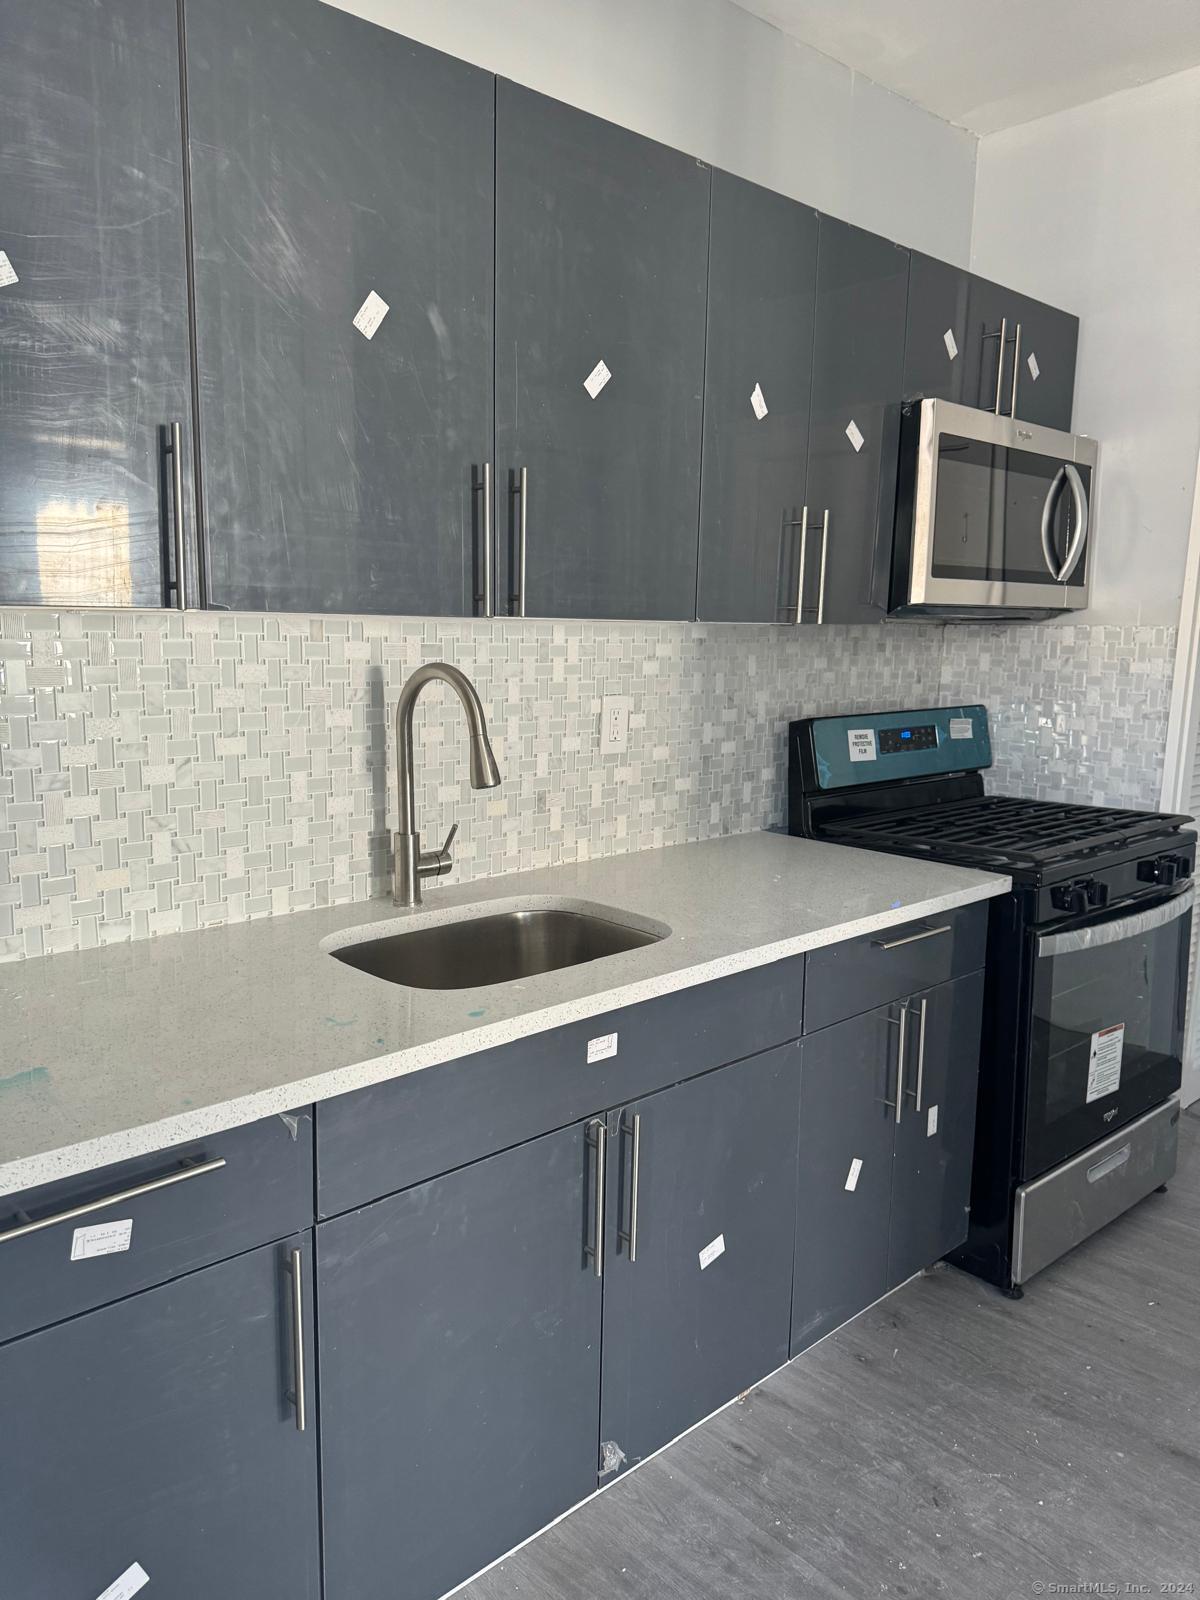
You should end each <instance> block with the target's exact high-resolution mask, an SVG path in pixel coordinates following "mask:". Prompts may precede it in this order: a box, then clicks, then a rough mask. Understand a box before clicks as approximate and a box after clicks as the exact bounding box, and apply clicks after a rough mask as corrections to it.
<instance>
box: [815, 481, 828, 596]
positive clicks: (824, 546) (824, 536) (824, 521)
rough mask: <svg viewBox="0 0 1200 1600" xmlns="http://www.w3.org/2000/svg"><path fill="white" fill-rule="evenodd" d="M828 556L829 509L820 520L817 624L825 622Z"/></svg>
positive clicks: (826, 509) (826, 508)
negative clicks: (819, 577) (826, 562)
mask: <svg viewBox="0 0 1200 1600" xmlns="http://www.w3.org/2000/svg"><path fill="white" fill-rule="evenodd" d="M828 555H829V507H828V506H826V507H825V515H824V516H823V517H822V518H821V583H820V587H819V588H818V590H817V622H818V624H820V623H822V622H824V621H825V561H826V558H827V556H828Z"/></svg>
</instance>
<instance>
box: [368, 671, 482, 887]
mask: <svg viewBox="0 0 1200 1600" xmlns="http://www.w3.org/2000/svg"><path fill="white" fill-rule="evenodd" d="M438 679H440V680H441V682H442V683H448V684H449V685H450V687H451V688H452V689H453V690H454V692H455V694H456V695H457V696H458V698H459V699H460V700H461V701H462V708H463V710H464V711H465V712H466V714H467V729H468V732H469V733H470V737H471V787H472V789H495V788H496V787H497V785H498V784H499V782H500V768H499V767H498V766H497V765H496V757H495V756H494V755H493V753H492V746H491V743H490V742H489V740H488V731H487V721H486V719H485V717H484V715H483V707H482V705H481V704H480V703H479V695H478V694H477V693H476V691H475V685H474V684H473V683H472V682H471V680H470V678H468V677H467V675H466V673H465V672H460V671H459V670H458V668H457V667H452V666H450V665H449V663H448V662H445V661H427V662H426V663H425V665H424V666H421V667H418V668H417V670H416V671H415V672H414V673H413V675H412V677H411V678H409V680H408V682H407V683H406V684H405V685H404V687H403V689H401V691H400V698H399V700H397V702H396V784H397V788H398V789H399V793H400V801H399V804H400V821H399V827H398V828H397V830H396V837H395V839H394V841H393V849H394V856H393V878H392V899H393V901H394V902H395V904H396V905H398V906H419V905H420V903H421V879H422V878H441V877H443V876H444V875H445V874H446V873H447V872H449V871H450V868H451V866H452V865H453V863H452V861H451V858H450V846H451V845H452V844H453V842H454V835H455V834H456V833H457V832H458V823H457V822H456V823H454V824H453V825H452V827H451V829H450V832H449V833H448V834H447V835H446V842H445V844H444V845H443V846H442V848H441V849H440V850H422V849H421V835H420V834H419V833H418V832H417V830H416V826H415V823H414V813H415V810H416V799H415V793H414V787H413V712H414V711H415V710H416V705H417V700H418V698H419V696H420V693H421V690H422V689H423V688H424V687H425V685H426V684H427V683H433V682H434V681H435V680H438Z"/></svg>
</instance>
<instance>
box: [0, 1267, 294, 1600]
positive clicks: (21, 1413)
mask: <svg viewBox="0 0 1200 1600" xmlns="http://www.w3.org/2000/svg"><path fill="white" fill-rule="evenodd" d="M306 1238H307V1236H304V1237H302V1238H295V1239H292V1240H291V1241H288V1242H287V1243H286V1244H285V1245H282V1246H277V1245H266V1246H264V1247H263V1248H261V1249H259V1250H253V1251H250V1252H249V1253H248V1254H246V1255H243V1256H236V1257H235V1258H234V1259H233V1260H232V1261H225V1262H222V1263H221V1264H220V1265H218V1266H214V1267H206V1268H205V1269H204V1270H203V1271H202V1272H196V1273H192V1274H191V1275H189V1276H188V1277H185V1278H180V1279H178V1280H177V1281H176V1282H174V1283H169V1284H164V1285H163V1286H162V1287H161V1288H158V1289H150V1290H147V1291H146V1292H145V1293H144V1294H138V1295H133V1296H132V1297H131V1298H130V1299H128V1300H122V1301H120V1302H118V1303H117V1304H116V1305H112V1306H106V1307H105V1308H104V1309H102V1310H100V1311H92V1312H89V1313H88V1314H87V1315H86V1316H82V1317H76V1318H75V1319H74V1320H73V1321H70V1322H64V1323H60V1324H59V1325H58V1326H57V1327H53V1328H50V1329H48V1330H46V1331H45V1332H44V1333H35V1334H30V1335H29V1336H28V1337H27V1338H24V1339H18V1340H16V1341H15V1342H14V1343H12V1344H7V1345H5V1346H3V1348H0V1418H2V1419H3V1427H4V1439H5V1453H6V1456H7V1459H8V1462H9V1467H8V1470H7V1471H6V1473H5V1489H4V1494H3V1496H0V1551H2V1552H3V1567H4V1592H5V1594H11V1595H12V1596H13V1597H14V1600H16V1597H17V1596H22V1597H24V1596H28V1597H29V1600H33V1597H34V1596H35V1595H36V1596H41V1595H45V1596H47V1597H49V1596H52V1595H53V1596H56V1597H57V1596H63V1597H66V1596H75V1595H81V1596H93V1595H99V1594H103V1593H107V1592H108V1587H109V1585H110V1584H115V1583H116V1581H117V1579H118V1578H120V1577H121V1576H122V1575H125V1574H128V1575H129V1579H130V1582H131V1584H132V1579H133V1578H134V1577H135V1576H136V1572H135V1571H132V1570H131V1569H134V1568H135V1563H136V1565H137V1566H138V1567H140V1568H141V1569H142V1571H143V1572H144V1573H145V1574H146V1575H147V1576H148V1578H149V1587H148V1589H147V1593H148V1594H157V1593H161V1594H164V1595H170V1596H171V1597H172V1600H210V1597H211V1596H213V1595H228V1596H230V1597H234V1596H238V1597H240V1596H248V1595H254V1596H255V1597H256V1600H257V1597H259V1596H261V1597H262V1600H316V1597H317V1596H318V1595H319V1593H320V1556H319V1545H318V1527H317V1460H316V1454H317V1452H316V1415H315V1407H314V1405H313V1403H312V1400H313V1394H314V1386H313V1381H312V1372H311V1370H309V1371H308V1372H307V1380H306V1390H307V1397H308V1414H307V1419H306V1421H307V1426H306V1429H305V1431H304V1432H300V1431H298V1429H297V1426H296V1413H295V1409H294V1406H293V1405H292V1404H291V1403H290V1402H289V1398H288V1392H289V1390H291V1389H292V1388H293V1387H294V1375H293V1372H292V1367H291V1351H292V1349H293V1347H294V1346H293V1332H294V1326H293V1323H292V1316H293V1312H292V1280H291V1276H290V1272H289V1270H288V1269H287V1265H286V1263H287V1262H288V1259H289V1251H290V1250H291V1249H293V1248H299V1249H301V1251H302V1254H303V1258H304V1266H303V1269H302V1272H301V1282H302V1284H303V1290H304V1292H303V1301H304V1311H303V1315H304V1320H305V1330H304V1331H305V1332H311V1329H312V1325H313V1324H312V1312H311V1296H310V1294H309V1289H308V1270H307V1268H308V1260H309V1251H308V1246H307V1243H306V1242H305V1241H306ZM305 1348H306V1350H307V1349H308V1348H309V1344H308V1343H306V1345H305ZM307 1360H308V1358H307V1356H306V1361H307ZM126 1592H127V1593H129V1594H132V1593H133V1592H134V1588H133V1587H132V1586H131V1587H129V1588H128V1590H122V1593H126Z"/></svg>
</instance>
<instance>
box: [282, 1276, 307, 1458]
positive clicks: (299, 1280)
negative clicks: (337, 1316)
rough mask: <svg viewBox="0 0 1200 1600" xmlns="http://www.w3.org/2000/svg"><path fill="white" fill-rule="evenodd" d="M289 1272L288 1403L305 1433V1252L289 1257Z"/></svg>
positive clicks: (298, 1427)
mask: <svg viewBox="0 0 1200 1600" xmlns="http://www.w3.org/2000/svg"><path fill="white" fill-rule="evenodd" d="M287 1270H288V1272H289V1273H290V1274H291V1277H292V1381H293V1383H294V1384H295V1388H293V1389H289V1390H288V1396H287V1397H288V1401H289V1403H290V1404H291V1405H293V1406H295V1408H296V1430H297V1432H299V1433H303V1432H304V1429H305V1427H306V1426H307V1422H308V1404H307V1400H306V1396H305V1387H304V1282H303V1270H304V1252H303V1251H302V1250H300V1249H293V1250H292V1251H291V1252H290V1253H289V1256H288V1266H287Z"/></svg>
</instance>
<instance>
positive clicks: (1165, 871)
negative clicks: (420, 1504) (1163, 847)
mask: <svg viewBox="0 0 1200 1600" xmlns="http://www.w3.org/2000/svg"><path fill="white" fill-rule="evenodd" d="M1181 865H1182V867H1183V869H1184V870H1185V871H1186V870H1187V858H1186V857H1180V856H1152V857H1151V858H1150V859H1149V860H1148V861H1139V862H1138V869H1137V875H1138V879H1139V880H1140V882H1142V883H1161V884H1163V885H1164V886H1166V887H1169V886H1170V885H1171V884H1173V883H1174V882H1175V880H1176V878H1178V877H1179V875H1180V866H1181Z"/></svg>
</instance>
